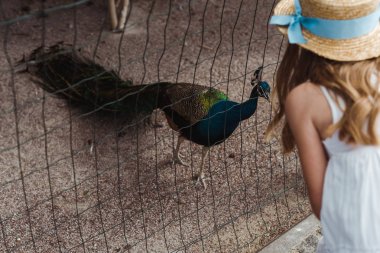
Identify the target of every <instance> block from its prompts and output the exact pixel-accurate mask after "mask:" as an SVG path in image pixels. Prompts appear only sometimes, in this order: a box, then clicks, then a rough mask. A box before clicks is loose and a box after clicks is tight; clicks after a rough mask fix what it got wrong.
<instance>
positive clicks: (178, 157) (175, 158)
mask: <svg viewBox="0 0 380 253" xmlns="http://www.w3.org/2000/svg"><path fill="white" fill-rule="evenodd" d="M183 158H184V156H183V155H181V154H180V153H177V155H176V154H174V156H173V163H176V164H181V165H183V166H189V164H188V163H187V162H184V161H183Z"/></svg>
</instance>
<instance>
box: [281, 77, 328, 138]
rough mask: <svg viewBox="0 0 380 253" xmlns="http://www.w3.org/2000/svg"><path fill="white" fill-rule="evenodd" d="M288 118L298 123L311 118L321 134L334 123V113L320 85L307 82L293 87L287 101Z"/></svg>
mask: <svg viewBox="0 0 380 253" xmlns="http://www.w3.org/2000/svg"><path fill="white" fill-rule="evenodd" d="M285 114H286V116H287V118H289V119H292V120H294V121H297V122H298V123H300V124H301V123H302V122H305V121H307V120H311V122H313V124H314V127H315V128H316V129H317V130H318V132H319V134H320V135H321V136H323V135H324V134H323V133H324V131H325V129H326V128H327V127H328V126H329V125H330V124H331V123H332V115H331V110H330V108H329V105H328V103H327V100H326V98H325V97H324V95H323V92H322V90H321V87H320V85H317V84H314V83H311V82H305V83H302V84H300V85H298V86H296V87H295V88H293V89H292V90H291V91H290V92H289V94H288V96H287V98H286V102H285Z"/></svg>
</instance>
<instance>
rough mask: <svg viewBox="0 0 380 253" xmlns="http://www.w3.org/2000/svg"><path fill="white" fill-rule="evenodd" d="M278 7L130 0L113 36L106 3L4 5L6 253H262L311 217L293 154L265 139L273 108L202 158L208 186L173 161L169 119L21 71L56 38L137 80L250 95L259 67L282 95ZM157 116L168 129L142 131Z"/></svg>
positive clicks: (0, 192) (1, 109) (0, 173)
mask: <svg viewBox="0 0 380 253" xmlns="http://www.w3.org/2000/svg"><path fill="white" fill-rule="evenodd" d="M275 4H276V0H274V1H272V0H185V1H183V0H131V2H130V4H129V10H128V14H127V18H126V23H125V24H126V25H125V29H124V30H122V31H121V32H118V33H115V32H112V31H110V21H109V19H110V17H109V15H108V13H109V11H108V1H101V0H92V1H89V0H77V1H69V0H49V1H45V0H41V1H38V0H13V1H0V34H1V35H0V39H1V43H2V49H1V50H0V101H1V102H0V196H1V201H0V229H1V232H0V252H257V251H258V250H260V249H261V248H263V247H264V246H265V245H267V244H268V243H270V242H271V241H273V240H274V239H275V238H277V237H278V236H280V235H281V234H282V233H284V232H285V231H287V230H288V229H290V228H291V227H292V226H294V225H295V224H297V223H298V222H300V221H301V220H303V219H304V218H305V217H306V216H307V215H309V214H310V208H309V204H308V199H307V195H306V188H305V184H304V182H303V179H302V173H301V171H300V167H299V163H298V157H297V154H295V153H294V154H292V155H288V156H284V155H283V154H282V153H281V147H280V144H279V141H278V138H274V139H273V140H271V141H270V142H266V141H264V139H263V134H264V131H265V129H266V126H267V125H268V123H269V121H270V120H271V117H272V113H273V108H272V103H276V101H271V102H267V101H265V100H264V99H261V98H260V99H259V103H258V108H257V110H256V112H255V114H254V115H253V116H252V117H250V118H249V119H248V120H245V121H243V122H241V124H240V126H239V127H238V128H237V129H236V130H235V132H234V133H233V134H232V136H231V137H230V138H228V139H227V140H226V141H225V142H223V143H222V144H220V145H216V146H214V147H212V148H211V150H210V153H209V155H208V156H207V157H206V162H205V172H206V176H207V177H208V179H209V180H208V186H207V188H206V189H202V188H201V187H198V186H197V185H196V184H195V183H194V180H193V179H192V178H193V176H194V175H195V174H196V172H197V171H198V170H199V167H200V160H201V146H199V145H197V144H194V143H191V142H189V141H185V142H184V144H183V146H182V148H181V152H182V154H184V156H185V158H184V159H185V160H186V161H188V162H189V164H190V166H188V167H185V166H182V165H178V164H173V163H172V157H173V150H174V148H175V147H176V140H177V136H178V133H176V132H175V131H173V130H172V129H171V128H170V127H169V125H168V124H167V121H166V118H165V115H164V113H163V112H162V111H159V110H155V111H154V113H153V115H152V116H149V115H148V116H146V117H143V118H139V119H138V120H130V119H128V118H122V117H119V115H116V114H115V113H108V115H104V114H107V113H104V112H101V109H102V108H95V109H94V110H92V111H89V112H88V111H87V112H84V111H83V110H81V109H79V108H77V107H76V106H75V105H74V104H71V102H70V101H65V100H62V99H60V98H57V97H56V96H54V94H50V93H48V92H45V91H44V90H43V89H41V88H40V87H39V86H38V85H36V84H35V83H34V82H33V81H32V80H31V77H30V76H29V75H28V74H25V73H16V71H15V67H16V62H17V61H19V60H20V59H22V57H23V56H24V55H28V54H29V53H30V52H31V51H32V50H33V49H35V48H37V47H40V46H50V45H53V44H55V43H57V42H59V41H64V42H65V43H69V44H72V45H73V47H75V48H80V49H81V53H82V54H83V55H85V56H86V57H88V58H90V59H93V60H94V61H95V62H97V63H98V64H101V65H102V66H104V67H105V68H106V69H107V70H114V71H115V72H116V73H118V74H119V75H120V76H121V78H123V79H125V80H126V79H131V80H133V82H134V84H143V83H155V82H159V81H168V82H174V83H176V82H186V83H189V85H190V84H200V85H204V86H208V87H214V88H217V89H219V90H221V91H223V92H225V93H226V94H227V95H228V97H229V98H230V99H231V100H233V101H237V102H242V101H245V100H247V99H248V97H249V94H250V93H251V90H252V86H251V85H250V84H249V83H250V81H251V78H252V76H253V73H254V71H255V70H256V69H257V68H258V67H260V66H261V67H263V69H264V72H263V80H266V81H268V82H269V83H270V84H271V86H272V90H273V85H274V76H275V73H276V70H277V67H278V64H279V61H280V59H281V54H282V52H283V49H284V46H285V44H286V42H285V41H284V38H283V36H282V35H280V34H279V33H278V32H277V31H276V30H275V29H273V28H271V27H269V26H268V20H269V18H270V15H271V13H272V11H273V8H274V6H275ZM150 117H152V118H154V122H156V123H158V124H161V125H162V126H161V127H152V126H150V125H147V124H146V122H147V120H148V119H149V118H150Z"/></svg>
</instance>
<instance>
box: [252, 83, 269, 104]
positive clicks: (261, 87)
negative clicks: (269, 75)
mask: <svg viewBox="0 0 380 253" xmlns="http://www.w3.org/2000/svg"><path fill="white" fill-rule="evenodd" d="M269 94H270V86H269V84H268V83H267V82H265V81H259V82H258V84H256V85H255V86H254V87H253V90H252V94H251V96H252V97H258V96H259V97H263V98H265V99H266V100H268V101H269Z"/></svg>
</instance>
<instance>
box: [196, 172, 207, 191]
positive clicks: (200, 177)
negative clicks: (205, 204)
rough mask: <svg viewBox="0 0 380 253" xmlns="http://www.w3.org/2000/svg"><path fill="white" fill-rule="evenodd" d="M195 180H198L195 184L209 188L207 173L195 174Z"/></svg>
mask: <svg viewBox="0 0 380 253" xmlns="http://www.w3.org/2000/svg"><path fill="white" fill-rule="evenodd" d="M194 180H196V182H195V185H196V186H197V185H202V187H203V189H204V190H206V188H207V183H206V181H207V180H209V179H208V178H206V177H205V175H204V174H203V173H202V174H200V175H198V176H194Z"/></svg>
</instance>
